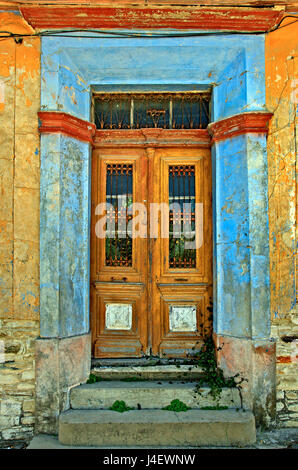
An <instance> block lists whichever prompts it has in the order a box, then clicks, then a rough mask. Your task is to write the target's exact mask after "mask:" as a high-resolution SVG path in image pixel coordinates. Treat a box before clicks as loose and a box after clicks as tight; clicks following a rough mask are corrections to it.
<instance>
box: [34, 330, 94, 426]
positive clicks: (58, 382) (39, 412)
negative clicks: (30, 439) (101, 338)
mask: <svg viewBox="0 0 298 470" xmlns="http://www.w3.org/2000/svg"><path fill="white" fill-rule="evenodd" d="M35 359H36V427H35V431H36V432H37V433H47V434H58V418H59V415H60V413H61V412H62V411H65V410H67V409H68V408H69V391H70V389H71V388H72V387H73V386H75V385H78V384H80V383H82V382H85V381H86V379H87V378H88V376H89V373H90V367H91V335H90V333H88V334H85V335H80V336H73V337H69V338H38V339H37V340H36V349H35Z"/></svg>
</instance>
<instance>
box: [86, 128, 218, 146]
mask: <svg viewBox="0 0 298 470" xmlns="http://www.w3.org/2000/svg"><path fill="white" fill-rule="evenodd" d="M117 145H121V147H141V148H142V147H143V148H145V147H148V146H149V147H152V148H154V147H168V146H177V147H189V146H194V145H195V146H197V147H204V148H206V147H207V148H208V147H210V145H211V141H210V136H209V133H208V131H207V129H195V130H193V129H159V128H157V129H150V128H146V129H128V130H126V129H125V130H123V129H121V130H118V129H111V130H109V129H107V130H99V129H97V130H96V132H95V136H94V139H93V146H94V147H95V148H99V147H115V146H117Z"/></svg>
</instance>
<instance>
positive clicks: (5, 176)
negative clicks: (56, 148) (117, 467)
mask: <svg viewBox="0 0 298 470" xmlns="http://www.w3.org/2000/svg"><path fill="white" fill-rule="evenodd" d="M0 29H4V30H6V31H13V32H17V33H30V31H31V29H30V28H29V27H28V25H27V24H26V23H25V21H24V20H22V18H21V16H20V15H17V14H14V13H11V12H0ZM39 107H40V41H39V39H38V38H33V39H32V38H31V39H30V38H28V39H24V41H23V42H22V43H21V44H16V43H15V41H14V40H13V39H7V40H3V39H1V41H0V129H1V131H0V194H1V202H0V341H3V342H4V351H5V356H4V362H2V363H0V441H1V439H22V438H24V437H28V436H29V435H31V434H32V433H33V427H34V409H35V400H34V396H35V392H34V390H35V385H34V378H35V366H34V345H35V341H34V340H35V338H36V337H37V336H38V334H39V135H38V119H37V111H38V110H39ZM2 344H3V343H2Z"/></svg>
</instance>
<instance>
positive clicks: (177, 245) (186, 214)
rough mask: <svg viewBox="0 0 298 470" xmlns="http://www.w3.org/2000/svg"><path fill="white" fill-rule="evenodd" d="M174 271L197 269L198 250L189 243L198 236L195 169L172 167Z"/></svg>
mask: <svg viewBox="0 0 298 470" xmlns="http://www.w3.org/2000/svg"><path fill="white" fill-rule="evenodd" d="M169 204H170V211H169V264H170V268H174V269H175V268H195V267H196V250H195V248H188V245H187V243H189V242H191V241H193V240H194V235H195V166H194V165H177V166H176V165H175V166H170V167H169Z"/></svg>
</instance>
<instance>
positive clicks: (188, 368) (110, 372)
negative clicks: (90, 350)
mask: <svg viewBox="0 0 298 470" xmlns="http://www.w3.org/2000/svg"><path fill="white" fill-rule="evenodd" d="M91 374H94V375H96V376H98V377H101V378H103V379H111V380H121V379H127V378H133V377H141V378H142V379H146V380H186V379H187V380H192V379H194V380H195V379H198V378H200V377H202V375H203V371H202V369H201V368H200V367H198V366H196V365H185V364H182V365H180V364H177V365H159V366H113V367H110V366H102V367H93V368H92V370H91Z"/></svg>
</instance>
